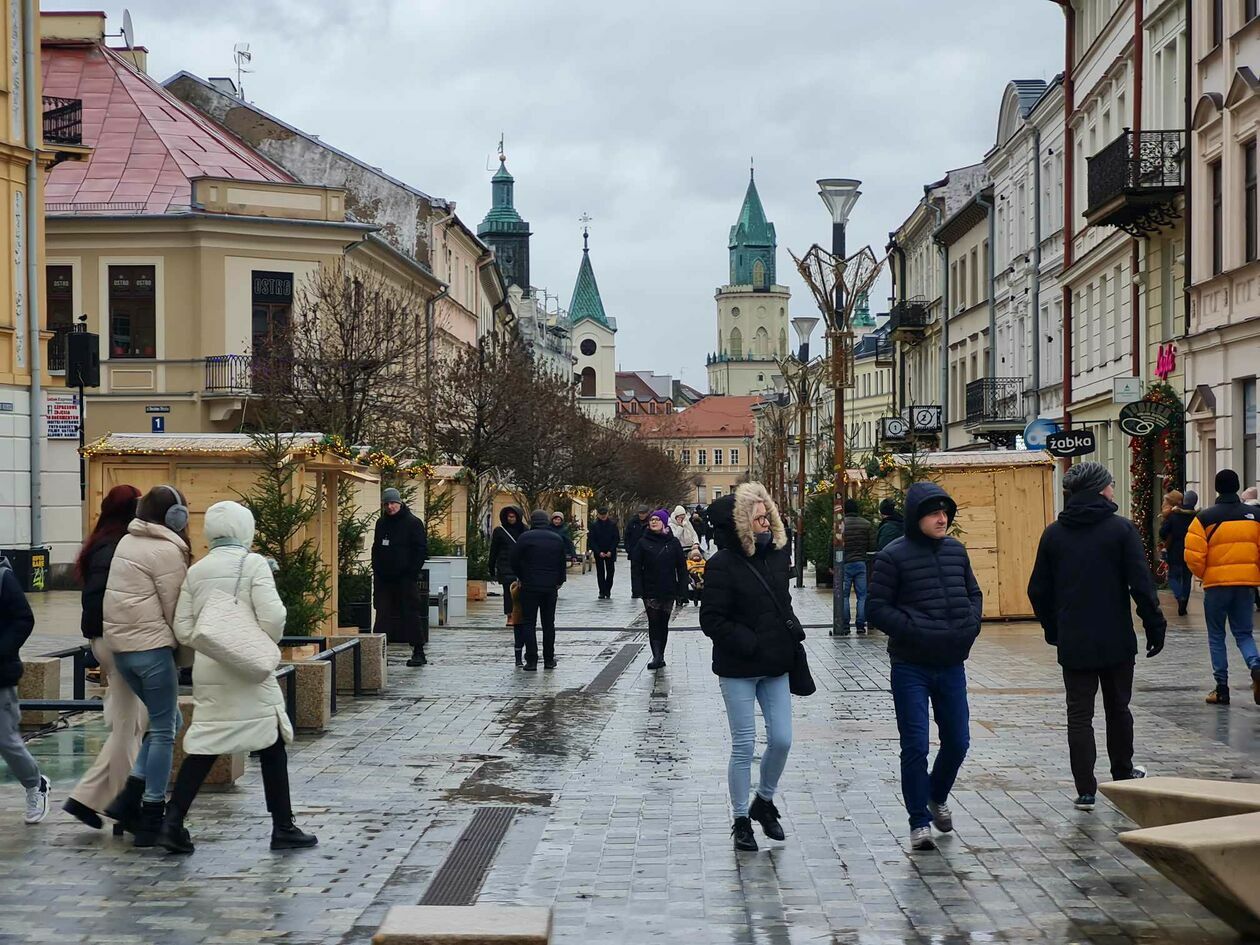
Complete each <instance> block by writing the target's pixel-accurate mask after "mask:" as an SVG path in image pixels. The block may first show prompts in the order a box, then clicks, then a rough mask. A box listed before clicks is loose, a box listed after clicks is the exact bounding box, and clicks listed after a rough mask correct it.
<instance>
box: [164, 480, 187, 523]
mask: <svg viewBox="0 0 1260 945" xmlns="http://www.w3.org/2000/svg"><path fill="white" fill-rule="evenodd" d="M158 488H159V489H165V490H166V491H167V492H169V493H170V494H171V495H173V496H174V497H175V504H174V505H172V506H171V507H170V508H169V509H167V510H166V518H165V520H164V523H163V524H165V525H166V527H167V528H169V529H170V530H171V531H173V532H182V531H183V530H184V529H185V528H187V527H188V506H186V505H184V500H183V499H181V498H180V497H179V493H178V492H176V491H175V490H174V489H172V488H171V487H170V486H167V485H162V486H159V487H158Z"/></svg>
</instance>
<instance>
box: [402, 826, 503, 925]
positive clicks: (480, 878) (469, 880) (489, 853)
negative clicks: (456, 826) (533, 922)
mask: <svg viewBox="0 0 1260 945" xmlns="http://www.w3.org/2000/svg"><path fill="white" fill-rule="evenodd" d="M517 810H519V808H516V807H478V808H477V810H476V812H475V813H474V814H473V817H472V820H471V821H470V822H469V824H468V826H467V827H465V828H464V832H463V833H461V834H460V835H459V839H458V840H456V841H455V846H454V847H452V848H451V852H450V853H448V854H447V855H446V859H445V860H443V861H442V865H441V866H440V867H438V871H437V872H436V873H434V874H433V879H432V880H431V881H430V882H429V888H428V889H426V890H425V891H424V896H422V897H421V899H420V905H422V906H471V905H473V904H474V903H476V901H477V894H478V893H480V892H481V884H482V883H484V882H485V880H486V874H487V873H489V872H490V864H491V863H492V862H494V855H495V853H496V852H498V849H499V844H500V843H502V842H503V838H504V837H505V836H506V835H507V831H508V826H509V825H510V824H511V823H512V818H513V817H514V816H515V815H516V812H517Z"/></svg>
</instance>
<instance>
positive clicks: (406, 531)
mask: <svg viewBox="0 0 1260 945" xmlns="http://www.w3.org/2000/svg"><path fill="white" fill-rule="evenodd" d="M381 505H382V509H381V516H380V518H378V519H377V520H376V532H375V535H374V536H373V538H372V580H373V584H374V587H375V591H376V628H375V629H376V632H377V633H384V634H385V635H386V638H387V639H388V640H389V642H390V643H409V644H411V659H409V660H407V665H408V666H424V665H425V664H426V663H427V662H428V660H427V658H426V657H425V655H424V646H425V644H426V643H428V642H429V627H428V623H427V622H426V621H425V620H423V619H422V617H423V614H424V611H425V610H426V609H427V608H428V606H429V602H428V601H427V600H421V599H420V596H421V595H420V584H419V581H420V572H421V571H422V570H424V562H425V561H426V560H427V559H428V557H429V533H428V532H427V531H425V527H424V522H422V521H420V519H418V518H416V516H414V515H412V514H411V510H410V509H409V508H407V506H406V504H405V503H404V502H403V500H402V496H401V495H400V494H399V492H398V490H397V489H386V490H385V491H384V492H382V493H381Z"/></svg>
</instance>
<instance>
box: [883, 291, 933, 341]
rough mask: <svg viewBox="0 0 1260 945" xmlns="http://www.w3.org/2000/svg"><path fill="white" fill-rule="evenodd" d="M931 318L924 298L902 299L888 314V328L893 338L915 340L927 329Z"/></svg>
mask: <svg viewBox="0 0 1260 945" xmlns="http://www.w3.org/2000/svg"><path fill="white" fill-rule="evenodd" d="M931 320H932V315H931V310H930V309H929V308H928V303H927V300H926V299H903V300H902V301H900V302H898V303H897V304H896V305H894V306H893V307H892V311H891V312H890V313H889V315H888V330H889V332H890V334H891V335H892V337H893V338H896V339H898V340H905V341H915V340H917V339H919V338H920V337H922V336H923V333H924V332H926V331H927V327H928V324H929V323H930V322H931Z"/></svg>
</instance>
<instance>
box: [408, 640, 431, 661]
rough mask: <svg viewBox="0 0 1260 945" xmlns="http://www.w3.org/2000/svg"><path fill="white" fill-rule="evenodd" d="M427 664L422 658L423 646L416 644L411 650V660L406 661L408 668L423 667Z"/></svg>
mask: <svg viewBox="0 0 1260 945" xmlns="http://www.w3.org/2000/svg"><path fill="white" fill-rule="evenodd" d="M427 662H428V660H426V659H425V658H424V644H423V643H417V644H415V645H414V646H412V648H411V659H409V660H407V665H408V666H423V665H425V664H426V663H427Z"/></svg>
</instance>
